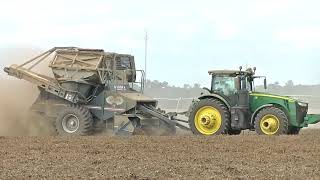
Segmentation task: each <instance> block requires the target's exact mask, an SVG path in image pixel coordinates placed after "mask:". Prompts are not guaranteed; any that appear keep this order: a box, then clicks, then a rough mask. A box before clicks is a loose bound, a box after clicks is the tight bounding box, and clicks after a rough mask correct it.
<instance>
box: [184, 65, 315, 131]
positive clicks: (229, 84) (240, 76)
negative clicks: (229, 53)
mask: <svg viewBox="0 0 320 180" xmlns="http://www.w3.org/2000/svg"><path fill="white" fill-rule="evenodd" d="M255 71H256V68H253V69H251V68H249V69H247V70H245V71H243V70H242V67H240V68H239V70H214V71H209V75H211V77H212V80H211V87H210V88H204V89H205V90H206V92H205V93H203V94H202V95H201V96H200V97H199V98H198V99H197V100H195V101H194V102H193V104H192V105H191V106H190V109H189V112H188V116H189V126H190V128H191V130H192V132H193V133H194V134H201V135H216V134H230V135H237V134H240V133H241V131H242V130H252V131H256V132H257V133H258V134H261V135H280V134H298V133H299V131H300V129H301V128H303V127H307V126H308V125H309V124H315V123H317V122H319V121H320V115H317V114H307V112H308V103H306V102H302V101H300V100H297V99H294V98H291V97H288V96H280V95H274V94H269V93H263V92H256V91H255V83H254V82H255V80H256V79H263V86H264V89H266V88H267V81H266V77H263V76H256V75H255Z"/></svg>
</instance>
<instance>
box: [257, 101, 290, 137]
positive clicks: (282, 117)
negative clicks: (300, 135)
mask: <svg viewBox="0 0 320 180" xmlns="http://www.w3.org/2000/svg"><path fill="white" fill-rule="evenodd" d="M268 115H269V116H272V117H276V118H277V120H278V123H277V124H278V126H277V128H276V129H275V130H270V131H271V132H270V133H265V132H263V130H262V129H261V128H263V127H261V126H265V127H268V126H269V127H270V124H268V122H266V125H265V124H263V122H261V121H263V118H264V117H266V116H268ZM254 128H255V131H256V133H257V134H259V135H283V134H288V131H289V120H288V117H287V115H286V113H285V112H284V111H283V110H281V109H279V108H277V107H273V106H272V107H265V108H263V109H262V110H261V111H259V113H258V114H257V116H256V117H255V123H254Z"/></svg>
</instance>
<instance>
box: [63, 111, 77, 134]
mask: <svg viewBox="0 0 320 180" xmlns="http://www.w3.org/2000/svg"><path fill="white" fill-rule="evenodd" d="M79 126H80V123H79V119H78V117H77V116H75V115H74V114H68V115H66V116H65V117H64V118H63V120H62V128H63V130H64V131H66V132H68V133H74V132H76V131H77V130H78V129H79Z"/></svg>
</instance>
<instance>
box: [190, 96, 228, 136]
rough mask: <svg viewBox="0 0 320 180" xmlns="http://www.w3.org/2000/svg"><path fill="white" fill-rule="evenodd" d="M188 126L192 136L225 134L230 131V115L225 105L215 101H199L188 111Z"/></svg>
mask: <svg viewBox="0 0 320 180" xmlns="http://www.w3.org/2000/svg"><path fill="white" fill-rule="evenodd" d="M189 126H190V129H191V131H192V132H193V134H197V135H219V134H227V133H228V132H229V129H230V113H229V111H228V108H227V107H226V105H224V104H223V103H222V102H221V101H219V100H216V99H201V100H200V101H198V102H196V103H194V104H193V106H192V108H191V110H190V116H189Z"/></svg>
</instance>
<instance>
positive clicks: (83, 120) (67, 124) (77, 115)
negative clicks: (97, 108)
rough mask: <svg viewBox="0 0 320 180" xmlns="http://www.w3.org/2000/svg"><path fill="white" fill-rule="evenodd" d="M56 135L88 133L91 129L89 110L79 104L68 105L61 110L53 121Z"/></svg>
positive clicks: (91, 121)
mask: <svg viewBox="0 0 320 180" xmlns="http://www.w3.org/2000/svg"><path fill="white" fill-rule="evenodd" d="M55 126H56V131H57V133H58V135H62V136H73V135H81V136H85V135H89V134H91V133H92V130H93V118H92V115H91V113H90V111H89V110H88V109H87V108H85V107H83V106H80V105H75V104H71V105H68V106H67V107H66V108H65V109H64V110H63V111H61V112H60V113H59V115H58V117H57V118H56V122H55Z"/></svg>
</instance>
